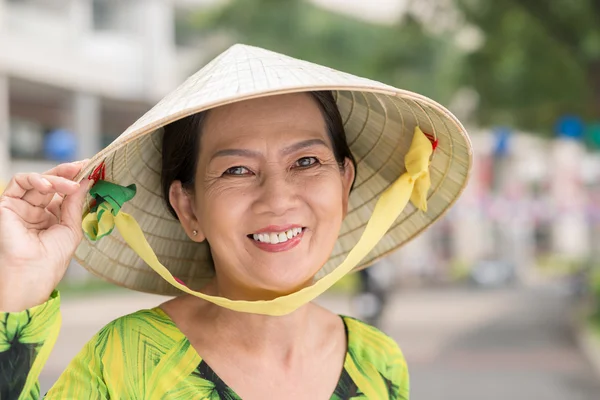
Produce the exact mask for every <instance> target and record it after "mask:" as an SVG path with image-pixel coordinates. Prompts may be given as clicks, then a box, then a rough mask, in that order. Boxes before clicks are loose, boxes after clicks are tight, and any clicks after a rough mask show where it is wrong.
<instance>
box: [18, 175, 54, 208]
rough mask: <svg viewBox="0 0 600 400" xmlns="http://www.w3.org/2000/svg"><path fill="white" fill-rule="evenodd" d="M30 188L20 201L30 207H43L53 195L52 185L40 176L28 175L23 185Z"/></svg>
mask: <svg viewBox="0 0 600 400" xmlns="http://www.w3.org/2000/svg"><path fill="white" fill-rule="evenodd" d="M27 183H28V184H29V185H28V186H27V187H30V186H31V187H32V189H29V190H27V191H26V192H25V194H24V195H23V197H22V199H23V200H25V201H26V202H27V203H29V204H31V205H32V206H36V207H42V208H43V207H45V206H46V204H48V202H49V201H50V200H51V199H52V196H53V195H54V187H53V186H52V183H51V182H50V181H49V180H48V179H47V178H45V177H43V176H42V175H40V174H28V175H27V177H26V182H25V184H27Z"/></svg>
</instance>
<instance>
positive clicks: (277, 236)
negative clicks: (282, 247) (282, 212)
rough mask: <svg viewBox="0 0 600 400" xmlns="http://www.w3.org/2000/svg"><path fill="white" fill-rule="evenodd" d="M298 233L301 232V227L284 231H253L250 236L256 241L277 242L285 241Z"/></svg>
mask: <svg viewBox="0 0 600 400" xmlns="http://www.w3.org/2000/svg"><path fill="white" fill-rule="evenodd" d="M300 233H302V228H292V229H288V230H287V231H285V232H273V233H255V234H253V235H252V238H253V239H254V240H256V241H257V242H263V243H272V244H277V243H283V242H287V241H288V240H290V239H291V238H293V237H294V236H298V235H299V234H300Z"/></svg>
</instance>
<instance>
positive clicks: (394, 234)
mask: <svg viewBox="0 0 600 400" xmlns="http://www.w3.org/2000/svg"><path fill="white" fill-rule="evenodd" d="M244 48H245V50H247V49H246V48H247V46H244ZM250 49H254V48H250ZM258 50H261V51H262V52H265V51H264V50H262V49H258ZM267 54H268V56H271V55H272V54H275V53H271V52H267ZM262 56H263V61H264V54H262ZM276 56H278V57H279V58H277V60H278V61H279V62H278V63H277V64H276V65H278V66H279V68H282V71H281V72H280V73H278V76H279V77H280V78H279V82H278V84H276V85H271V86H269V85H255V86H254V87H251V88H249V90H246V91H245V92H244V91H243V90H241V91H240V90H238V91H234V92H231V91H229V92H228V91H227V90H225V89H227V88H229V89H231V88H232V87H234V86H235V85H234V84H232V83H231V82H229V83H228V84H227V85H226V86H225V87H224V88H223V90H218V88H217V87H212V88H211V87H209V89H210V90H207V88H206V85H210V81H209V82H203V81H202V77H204V75H203V74H201V75H200V76H196V75H195V76H194V77H192V78H194V79H192V78H190V79H191V81H190V80H188V81H186V83H184V84H183V85H182V87H180V88H179V89H177V90H176V91H175V92H173V93H172V94H171V95H169V96H167V97H166V98H165V99H163V101H161V102H160V103H159V104H157V105H156V106H155V107H154V108H153V109H152V110H150V111H149V112H148V113H147V114H146V115H144V116H143V117H142V118H141V119H140V120H138V121H137V122H136V123H135V124H134V125H132V127H130V128H129V129H128V130H127V131H126V132H125V133H124V134H123V135H121V136H120V137H119V138H118V139H117V140H115V142H113V143H112V144H111V145H109V146H108V147H107V148H105V149H104V150H102V151H101V152H99V153H98V154H96V155H95V156H94V157H93V158H92V159H91V160H90V163H89V164H88V166H86V167H85V168H84V169H83V170H82V172H81V173H80V174H79V176H78V179H82V178H83V177H85V176H87V175H88V174H89V173H90V172H91V171H92V170H93V169H94V168H95V167H96V166H97V165H98V164H99V163H101V162H104V163H105V165H106V180H108V181H111V182H115V183H118V184H121V185H129V184H131V183H135V184H136V186H137V188H138V194H137V195H136V197H135V198H133V199H132V200H130V201H129V202H127V203H126V204H125V205H124V207H123V211H124V212H127V213H128V214H131V215H132V216H133V217H134V218H135V219H136V220H137V221H138V223H139V225H140V227H141V228H142V230H143V231H144V235H145V236H146V238H147V240H148V242H149V244H150V245H151V247H152V248H153V249H154V252H155V253H156V255H157V256H158V259H159V260H160V261H161V262H162V263H163V265H165V267H167V268H168V269H169V270H170V271H171V273H172V274H173V276H175V277H177V278H179V279H181V280H182V281H183V282H185V284H186V285H187V286H188V287H190V288H191V289H194V290H198V289H200V288H202V287H203V286H204V285H205V284H206V283H207V282H208V281H209V280H210V279H212V277H213V276H214V267H213V265H212V258H211V256H210V254H209V249H208V246H207V245H205V244H202V243H201V244H198V243H196V242H193V241H191V240H190V239H189V238H188V237H187V235H186V234H185V232H184V231H183V229H182V227H181V225H180V223H179V222H178V221H177V220H176V219H174V218H173V217H172V216H171V215H170V214H169V212H168V211H167V208H166V206H165V203H164V200H163V197H162V195H161V186H160V171H161V147H162V146H161V141H162V129H161V128H162V127H163V126H165V125H166V124H168V123H171V122H173V121H176V120H178V119H181V118H184V117H186V116H188V115H192V114H195V113H198V112H201V111H204V110H208V109H211V108H215V107H219V106H222V105H225V104H230V103H232V102H238V101H243V100H248V99H252V98H258V97H265V96H273V95H279V94H286V93H296V92H306V91H315V90H331V91H332V92H333V93H334V95H335V98H336V102H337V105H338V108H339V110H340V114H341V116H342V119H343V122H344V127H345V130H346V135H347V141H348V143H349V145H350V149H351V151H352V153H353V154H354V156H355V158H356V161H357V175H356V182H355V186H354V189H353V191H352V193H351V195H350V198H349V205H348V215H347V216H346V218H345V219H344V221H343V224H342V227H341V230H340V234H339V237H338V240H337V242H336V244H335V247H334V250H333V252H332V254H331V257H330V258H329V260H328V262H327V263H326V264H325V265H324V266H323V267H322V268H321V270H320V271H319V273H318V274H317V276H316V278H317V279H319V278H321V277H323V276H325V275H327V274H328V273H329V272H331V271H332V270H333V269H334V268H335V267H336V266H338V265H339V264H340V263H341V262H342V261H343V260H344V258H345V257H346V255H347V254H348V252H349V251H350V250H351V249H352V248H353V247H354V245H355V244H356V242H357V241H358V239H359V238H360V235H361V233H362V231H363V230H364V227H365V225H366V223H367V221H368V220H369V218H370V216H371V214H372V212H373V207H374V205H375V202H376V201H377V199H378V197H379V195H380V194H381V193H382V192H383V191H384V190H385V189H386V188H388V187H389V185H390V184H391V183H392V182H394V181H395V180H396V179H397V178H398V177H399V176H400V175H402V173H404V172H405V167H404V156H405V154H406V152H407V151H408V148H409V146H410V143H411V139H412V134H413V131H414V128H415V126H419V127H421V129H422V130H423V131H424V132H426V133H430V134H432V135H434V136H435V137H436V138H437V140H438V146H437V148H436V150H435V152H434V155H433V158H432V160H431V165H430V175H431V183H432V185H431V190H430V192H429V195H428V209H427V211H426V212H423V211H420V210H417V209H416V208H414V207H413V206H412V205H408V206H407V207H406V208H405V209H404V211H403V212H402V214H401V215H400V217H398V218H397V220H396V221H395V222H394V224H393V225H392V227H391V228H390V229H389V231H388V232H387V234H386V235H385V236H384V237H383V238H382V240H381V241H380V242H379V243H378V245H377V246H376V247H375V248H374V249H373V250H372V251H371V252H370V253H369V255H368V256H367V257H366V258H365V259H363V261H362V262H361V264H360V265H359V266H357V269H360V268H364V267H366V266H368V265H370V264H372V263H373V262H375V261H376V260H377V259H379V258H381V257H383V256H385V255H387V254H389V253H390V252H392V251H394V250H396V249H398V248H399V247H401V246H403V245H404V244H406V243H407V242H409V241H410V240H411V239H413V238H415V237H416V236H418V235H419V234H420V233H421V232H422V231H424V230H425V229H427V228H428V227H429V226H430V225H431V224H432V223H434V222H435V221H436V220H437V219H439V218H440V217H441V216H442V215H443V214H444V213H445V212H446V211H447V210H448V209H449V208H450V207H451V206H452V204H453V203H454V202H455V201H456V199H457V198H458V197H459V196H460V194H461V192H462V191H463V189H464V187H465V186H466V183H467V181H468V176H469V171H470V167H471V163H472V150H471V149H472V148H471V143H470V140H469V138H468V135H467V133H466V131H465V129H464V127H463V126H462V125H461V123H460V122H459V121H458V120H457V119H456V118H455V117H454V116H453V115H452V114H451V113H450V112H449V111H448V110H447V109H445V108H444V107H443V106H441V105H440V104H438V103H436V102H434V101H433V100H431V99H428V98H427V97H424V96H421V95H419V94H416V93H412V92H409V91H405V90H401V89H396V88H393V87H390V86H388V85H384V84H381V83H378V82H374V81H369V80H366V79H363V78H358V77H353V76H352V75H348V74H344V73H341V72H338V71H334V70H330V69H329V68H325V67H321V66H314V65H313V64H310V63H306V62H303V61H299V60H294V59H290V58H289V57H286V56H281V55H276ZM221 57H222V56H221ZM281 57H283V58H281ZM218 60H219V59H217V60H216V61H218ZM282 60H285V61H286V62H288V63H295V64H294V65H296V64H298V63H299V65H301V66H302V67H303V68H301V69H298V68H296V69H293V70H292V72H293V75H290V76H293V77H294V79H290V80H289V82H288V81H285V82H284V81H283V78H281V76H286V75H285V71H286V69H285V65H282V62H281V61H282ZM290 60H291V61H290ZM307 64H308V65H309V66H311V68H312V69H313V71H311V70H309V69H308V67H307V66H306V65H307ZM210 66H211V64H209V65H208V66H207V67H210ZM296 66H297V65H296ZM207 67H205V68H207ZM262 68H265V67H264V66H263V67H262ZM203 70H204V69H203ZM203 70H201V71H200V72H202V71H203ZM300 71H303V72H304V73H306V77H302V76H299V75H300ZM275 72H277V71H275ZM288 72H289V71H288ZM311 72H314V73H311ZM282 74H283V75H282ZM324 77H325V78H327V79H324ZM213 78H214V76H213ZM253 79H256V77H254V78H253ZM222 81H223V82H227V79H226V78H222ZM253 82H255V83H256V81H253ZM199 84H201V85H202V86H200V87H198V85H199ZM238 85H239V82H238ZM194 88H195V89H196V91H194ZM238 89H239V87H238ZM88 200H91V199H88ZM86 207H89V202H88V204H87V205H86ZM75 258H76V260H77V261H78V262H79V263H80V264H81V265H82V266H84V267H85V268H86V269H88V270H89V271H91V272H92V273H93V274H95V275H97V276H99V277H101V278H103V279H105V280H108V281H110V282H113V283H115V284H117V285H120V286H123V287H127V288H130V289H133V290H138V291H142V292H148V293H157V294H163V295H176V294H179V293H180V291H179V290H178V289H176V288H175V287H173V286H171V285H170V284H169V283H168V282H166V281H164V280H163V279H162V278H161V277H160V276H159V275H158V274H156V273H155V272H154V271H153V270H152V269H150V268H149V267H148V266H147V265H146V264H145V263H144V262H143V261H142V260H141V259H140V258H139V257H138V255H137V254H136V253H135V252H134V251H133V250H132V249H131V248H130V247H129V246H128V245H127V244H126V243H125V241H124V239H123V238H122V237H121V236H120V234H119V233H118V231H116V230H115V231H114V232H113V233H112V234H111V235H110V236H107V237H105V238H103V239H102V240H100V241H98V242H91V241H90V240H88V239H84V240H83V241H82V242H81V244H80V246H79V247H78V249H77V251H76V254H75Z"/></svg>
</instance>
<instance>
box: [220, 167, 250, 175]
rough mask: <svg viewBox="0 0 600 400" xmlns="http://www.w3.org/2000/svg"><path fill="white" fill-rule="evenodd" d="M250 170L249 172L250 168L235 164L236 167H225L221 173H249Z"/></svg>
mask: <svg viewBox="0 0 600 400" xmlns="http://www.w3.org/2000/svg"><path fill="white" fill-rule="evenodd" d="M251 173H252V172H250V170H249V169H248V168H246V167H241V166H239V165H238V166H236V167H231V168H227V169H226V170H225V172H223V175H237V176H239V175H250V174H251Z"/></svg>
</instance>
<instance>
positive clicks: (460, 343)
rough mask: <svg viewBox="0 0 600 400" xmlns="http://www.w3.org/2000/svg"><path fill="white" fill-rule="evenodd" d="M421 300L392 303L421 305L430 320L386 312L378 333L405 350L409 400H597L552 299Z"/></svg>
mask: <svg viewBox="0 0 600 400" xmlns="http://www.w3.org/2000/svg"><path fill="white" fill-rule="evenodd" d="M422 296H423V294H418V295H416V296H415V297H416V298H414V299H413V298H411V297H412V296H411V295H408V296H404V298H403V296H398V297H397V298H396V299H395V303H397V304H402V305H403V308H406V309H409V310H411V311H413V312H415V311H417V310H419V309H420V308H422V307H423V306H424V304H428V306H426V307H425V310H419V311H430V312H429V313H428V314H429V315H430V319H428V320H423V321H418V320H417V318H413V319H412V320H409V321H403V313H402V312H403V311H405V310H402V308H401V309H400V310H397V311H395V310H393V309H390V310H388V311H389V315H388V316H387V324H386V326H385V328H387V329H388V330H389V332H390V333H391V334H392V335H393V336H394V337H395V338H396V340H398V342H399V343H400V345H401V346H402V347H403V348H404V349H405V354H406V357H407V360H408V363H409V367H410V372H411V384H412V397H413V398H414V399H427V400H438V399H439V400H442V399H444V400H454V399H456V400H459V399H460V400H482V399H485V400H507V399H510V400H520V399H523V400H526V399H527V400H533V399H536V400H537V399H544V400H598V399H600V378H599V377H598V376H597V375H594V373H593V371H592V368H591V366H590V364H589V363H588V360H586V359H585V358H584V356H583V355H582V354H580V352H579V349H578V348H577V346H576V344H575V340H574V337H573V332H572V330H571V328H570V325H569V320H570V315H569V310H568V306H567V305H568V303H567V302H565V299H564V297H563V296H561V295H560V293H558V292H557V291H555V290H551V289H549V288H544V289H540V288H538V289H527V290H523V291H510V292H488V293H478V292H445V293H431V294H430V295H429V297H428V298H427V299H425V298H423V297H422ZM419 298H420V299H421V300H422V303H421V305H420V306H419V305H418V301H417V302H416V303H412V301H413V300H418V299H419ZM411 303H412V305H411ZM438 305H439V306H440V307H441V308H442V309H441V310H439V311H438V312H435V311H434V310H427V308H433V307H436V306H438ZM409 315H410V313H409Z"/></svg>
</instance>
